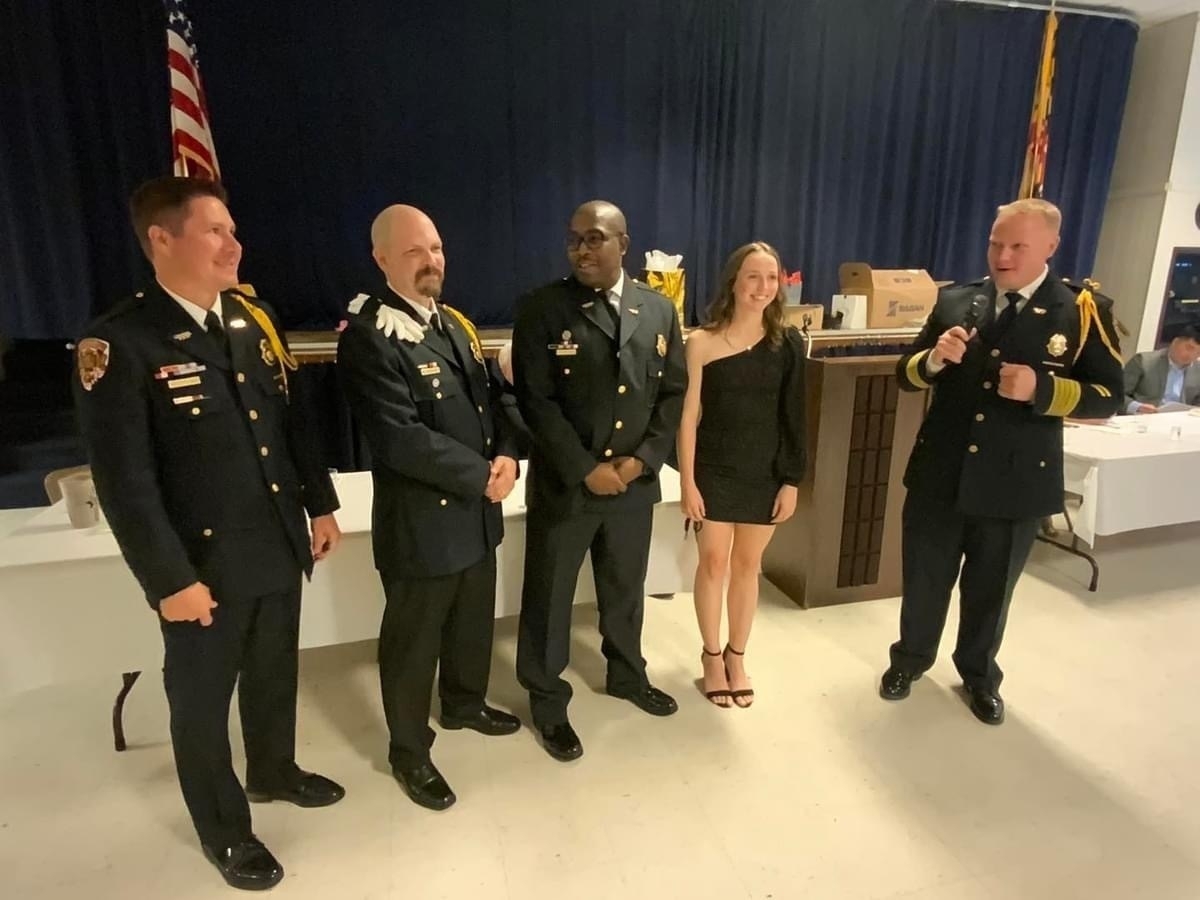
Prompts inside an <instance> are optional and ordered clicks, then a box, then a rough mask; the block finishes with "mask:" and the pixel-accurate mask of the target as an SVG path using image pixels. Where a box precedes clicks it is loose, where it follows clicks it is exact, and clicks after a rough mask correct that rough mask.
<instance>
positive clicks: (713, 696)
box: [700, 645, 733, 709]
mask: <svg viewBox="0 0 1200 900" xmlns="http://www.w3.org/2000/svg"><path fill="white" fill-rule="evenodd" d="M700 653H701V657H700V659H701V660H702V661H703V659H704V657H705V656H719V657H721V661H722V662H724V661H725V654H724V653H722V652H721V651H720V650H709V649H708V648H707V647H705V646H703V645H701V647H700ZM725 677H726V678H728V677H729V673H728V672H726V673H725ZM722 697H728V698H729V699H730V702H729V703H718V702H717V700H719V699H720V698H722ZM704 698H705V699H706V700H708V702H709V703H711V704H712V705H713V706H715V707H717V708H718V709H729V707H730V706H732V705H733V703H732V701H733V692H732V691H730V690H728V689H726V690H721V691H705V692H704Z"/></svg>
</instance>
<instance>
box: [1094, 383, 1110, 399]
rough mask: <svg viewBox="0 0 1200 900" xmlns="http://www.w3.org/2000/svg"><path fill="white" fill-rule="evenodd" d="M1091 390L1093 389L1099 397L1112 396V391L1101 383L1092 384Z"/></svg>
mask: <svg viewBox="0 0 1200 900" xmlns="http://www.w3.org/2000/svg"><path fill="white" fill-rule="evenodd" d="M1092 390H1094V391H1095V392H1096V393H1097V394H1099V395H1100V396H1101V397H1104V398H1105V399H1107V398H1109V397H1111V396H1112V391H1110V390H1109V389H1108V388H1106V387H1105V386H1104V385H1102V384H1093V385H1092Z"/></svg>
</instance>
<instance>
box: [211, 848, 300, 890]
mask: <svg viewBox="0 0 1200 900" xmlns="http://www.w3.org/2000/svg"><path fill="white" fill-rule="evenodd" d="M202 846H203V848H204V855H205V856H206V857H207V858H208V861H209V862H211V863H212V864H213V865H214V866H216V867H217V870H218V871H219V872H220V873H221V877H222V878H224V879H225V882H226V883H227V884H228V885H229V886H230V887H235V888H238V889H239V890H243V891H265V890H267V889H268V888H273V887H275V885H277V884H279V882H280V881H281V880H282V879H283V866H281V865H280V864H279V860H277V859H276V858H275V857H274V856H272V855H271V851H270V850H268V849H267V848H266V847H264V846H263V845H262V842H261V841H259V839H258V838H256V837H255V836H254V835H250V837H249V838H247V839H246V840H244V841H239V842H238V843H236V844H233V845H232V846H229V847H209V846H208V845H207V844H204V845H202Z"/></svg>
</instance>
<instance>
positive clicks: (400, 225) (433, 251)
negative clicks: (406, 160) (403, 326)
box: [371, 203, 446, 306]
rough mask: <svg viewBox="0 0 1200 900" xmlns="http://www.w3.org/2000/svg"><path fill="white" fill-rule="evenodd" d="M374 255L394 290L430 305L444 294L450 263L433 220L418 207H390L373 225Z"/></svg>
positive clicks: (406, 297) (372, 245) (405, 296)
mask: <svg viewBox="0 0 1200 900" xmlns="http://www.w3.org/2000/svg"><path fill="white" fill-rule="evenodd" d="M371 248H372V255H373V256H374V257H375V262H376V263H377V264H378V266H379V268H380V269H382V270H383V273H384V275H386V276H387V280H388V284H389V285H390V286H391V288H392V289H393V290H394V291H396V292H397V293H399V294H400V295H401V296H403V297H404V298H405V299H407V300H411V301H413V302H416V303H421V304H423V305H425V306H428V305H430V303H431V302H432V301H433V300H436V299H438V297H440V296H441V294H442V282H443V280H444V278H445V275H446V260H445V257H444V256H443V255H442V238H441V236H440V235H439V234H438V231H437V228H436V227H435V226H434V224H433V220H432V219H430V218H429V216H427V215H425V213H423V212H422V211H421V210H419V209H417V208H416V207H415V206H406V205H404V204H402V203H397V204H395V205H394V206H389V207H388V208H387V209H385V210H384V211H383V212H381V213H380V214H379V215H377V216H376V217H375V221H374V222H372V223H371Z"/></svg>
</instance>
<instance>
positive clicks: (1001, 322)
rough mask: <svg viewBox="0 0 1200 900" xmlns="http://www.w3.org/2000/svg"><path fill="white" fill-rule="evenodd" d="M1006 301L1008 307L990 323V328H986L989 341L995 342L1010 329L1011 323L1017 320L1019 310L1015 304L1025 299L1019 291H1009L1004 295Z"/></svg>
mask: <svg viewBox="0 0 1200 900" xmlns="http://www.w3.org/2000/svg"><path fill="white" fill-rule="evenodd" d="M1004 298H1005V299H1006V300H1007V301H1008V305H1007V306H1006V307H1004V309H1002V310H1000V315H998V316H996V318H995V319H994V320H993V321H992V324H991V327H990V328H988V330H987V331H988V334H987V337H988V339H989V340H991V341H997V340H999V339H1000V338H1001V337H1003V336H1004V334H1005V333H1006V332H1007V331H1008V329H1010V328H1011V327H1012V323H1013V322H1014V321H1015V320H1016V318H1017V313H1018V312H1020V310H1019V309H1018V308H1017V304H1019V303H1021V302H1022V301H1023V300H1024V299H1025V298H1024V296H1022V295H1021V293H1020V292H1019V291H1009V292H1007V293H1006V294H1005V295H1004Z"/></svg>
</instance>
